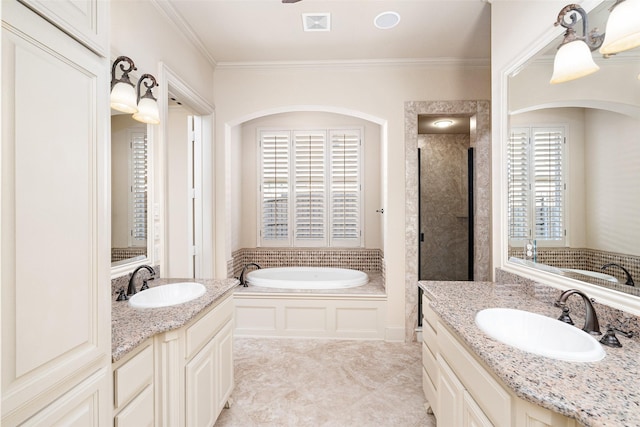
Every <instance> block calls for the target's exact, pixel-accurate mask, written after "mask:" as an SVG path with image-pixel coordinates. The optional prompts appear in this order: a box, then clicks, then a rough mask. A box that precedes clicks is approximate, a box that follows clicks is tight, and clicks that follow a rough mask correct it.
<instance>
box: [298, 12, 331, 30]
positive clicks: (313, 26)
mask: <svg viewBox="0 0 640 427" xmlns="http://www.w3.org/2000/svg"><path fill="white" fill-rule="evenodd" d="M302 26H303V28H304V30H305V31H331V14H330V13H303V14H302Z"/></svg>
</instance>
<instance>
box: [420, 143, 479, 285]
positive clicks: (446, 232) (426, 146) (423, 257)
mask: <svg viewBox="0 0 640 427" xmlns="http://www.w3.org/2000/svg"><path fill="white" fill-rule="evenodd" d="M469 144H470V138H469V135H468V134H466V135H465V134H460V135H419V136H418V147H419V148H420V149H421V155H420V162H421V164H420V181H421V186H420V193H421V194H420V205H421V206H420V231H421V232H422V233H424V236H425V239H424V242H422V243H421V244H420V264H421V265H420V279H421V280H467V279H468V265H469V264H468V262H469V260H468V258H469V254H468V248H469V212H468V206H469V205H468V201H469V198H468V181H467V177H468V175H467V168H468V166H467V150H468V148H469Z"/></svg>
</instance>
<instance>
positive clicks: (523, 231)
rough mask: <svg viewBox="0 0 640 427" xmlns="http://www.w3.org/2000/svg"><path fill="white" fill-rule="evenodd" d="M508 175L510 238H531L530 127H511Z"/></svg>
mask: <svg viewBox="0 0 640 427" xmlns="http://www.w3.org/2000/svg"><path fill="white" fill-rule="evenodd" d="M507 175H508V182H509V187H508V191H509V195H508V197H509V203H508V205H509V206H508V210H509V239H514V240H526V239H529V238H531V226H530V225H529V224H530V215H529V212H530V210H531V207H530V198H531V196H530V192H531V190H530V188H531V186H530V184H529V128H517V129H511V133H510V135H509V146H508V158H507Z"/></svg>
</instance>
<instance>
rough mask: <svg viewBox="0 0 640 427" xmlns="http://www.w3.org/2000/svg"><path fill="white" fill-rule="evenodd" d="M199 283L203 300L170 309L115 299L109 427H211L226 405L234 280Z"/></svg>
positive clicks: (230, 379)
mask: <svg viewBox="0 0 640 427" xmlns="http://www.w3.org/2000/svg"><path fill="white" fill-rule="evenodd" d="M177 281H179V280H168V279H156V280H155V281H154V282H157V283H154V285H162V284H168V283H172V282H177ZM197 282H199V283H202V284H203V285H204V286H205V288H206V292H205V294H204V295H203V296H202V297H199V298H197V299H194V300H192V301H189V302H186V303H184V304H179V305H175V306H170V307H161V308H144V309H136V308H133V307H131V306H130V305H129V303H128V302H127V301H115V300H114V302H113V305H112V326H113V327H112V334H113V336H112V338H113V346H112V360H113V366H112V367H113V393H114V396H113V402H114V412H113V414H114V425H116V426H118V427H126V426H143V425H144V426H147V425H164V426H178V425H186V426H211V425H213V424H214V423H215V420H216V418H217V417H218V415H219V414H220V412H221V411H222V409H223V407H224V406H225V405H226V404H227V401H228V400H229V396H230V395H231V391H232V389H233V321H232V320H233V311H234V308H233V289H234V288H235V287H236V286H237V284H238V281H237V280H235V279H226V280H197Z"/></svg>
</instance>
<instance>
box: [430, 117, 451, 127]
mask: <svg viewBox="0 0 640 427" xmlns="http://www.w3.org/2000/svg"><path fill="white" fill-rule="evenodd" d="M433 125H434V126H435V127H437V128H441V129H444V128H448V127H449V126H452V125H453V120H449V119H444V120H436V121H435V122H433Z"/></svg>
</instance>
